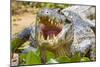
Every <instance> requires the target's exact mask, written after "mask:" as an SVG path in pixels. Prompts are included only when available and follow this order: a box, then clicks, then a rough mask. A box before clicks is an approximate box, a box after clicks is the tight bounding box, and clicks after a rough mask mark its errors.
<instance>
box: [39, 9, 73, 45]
mask: <svg viewBox="0 0 100 67" xmlns="http://www.w3.org/2000/svg"><path fill="white" fill-rule="evenodd" d="M37 18H38V20H37V21H39V27H40V30H41V34H40V35H39V36H40V37H39V39H40V41H45V42H49V44H51V45H53V46H54V44H57V43H58V41H59V40H65V39H68V40H70V39H71V37H70V36H69V35H68V34H72V33H71V31H72V30H71V29H72V24H71V22H70V21H69V20H67V18H66V17H65V16H64V15H63V14H61V13H60V10H59V9H47V8H46V9H42V10H41V11H39V13H38V15H37Z"/></svg>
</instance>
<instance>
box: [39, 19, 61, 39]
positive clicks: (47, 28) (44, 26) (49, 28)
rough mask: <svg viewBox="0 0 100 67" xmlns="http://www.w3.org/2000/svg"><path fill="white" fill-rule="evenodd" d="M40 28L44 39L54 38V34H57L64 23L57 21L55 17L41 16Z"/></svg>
mask: <svg viewBox="0 0 100 67" xmlns="http://www.w3.org/2000/svg"><path fill="white" fill-rule="evenodd" d="M41 19H42V20H40V29H41V33H42V35H43V37H44V39H47V38H49V39H52V38H53V36H57V35H58V34H59V33H60V32H61V30H62V28H63V23H60V22H57V21H55V20H54V19H48V18H41Z"/></svg>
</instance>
